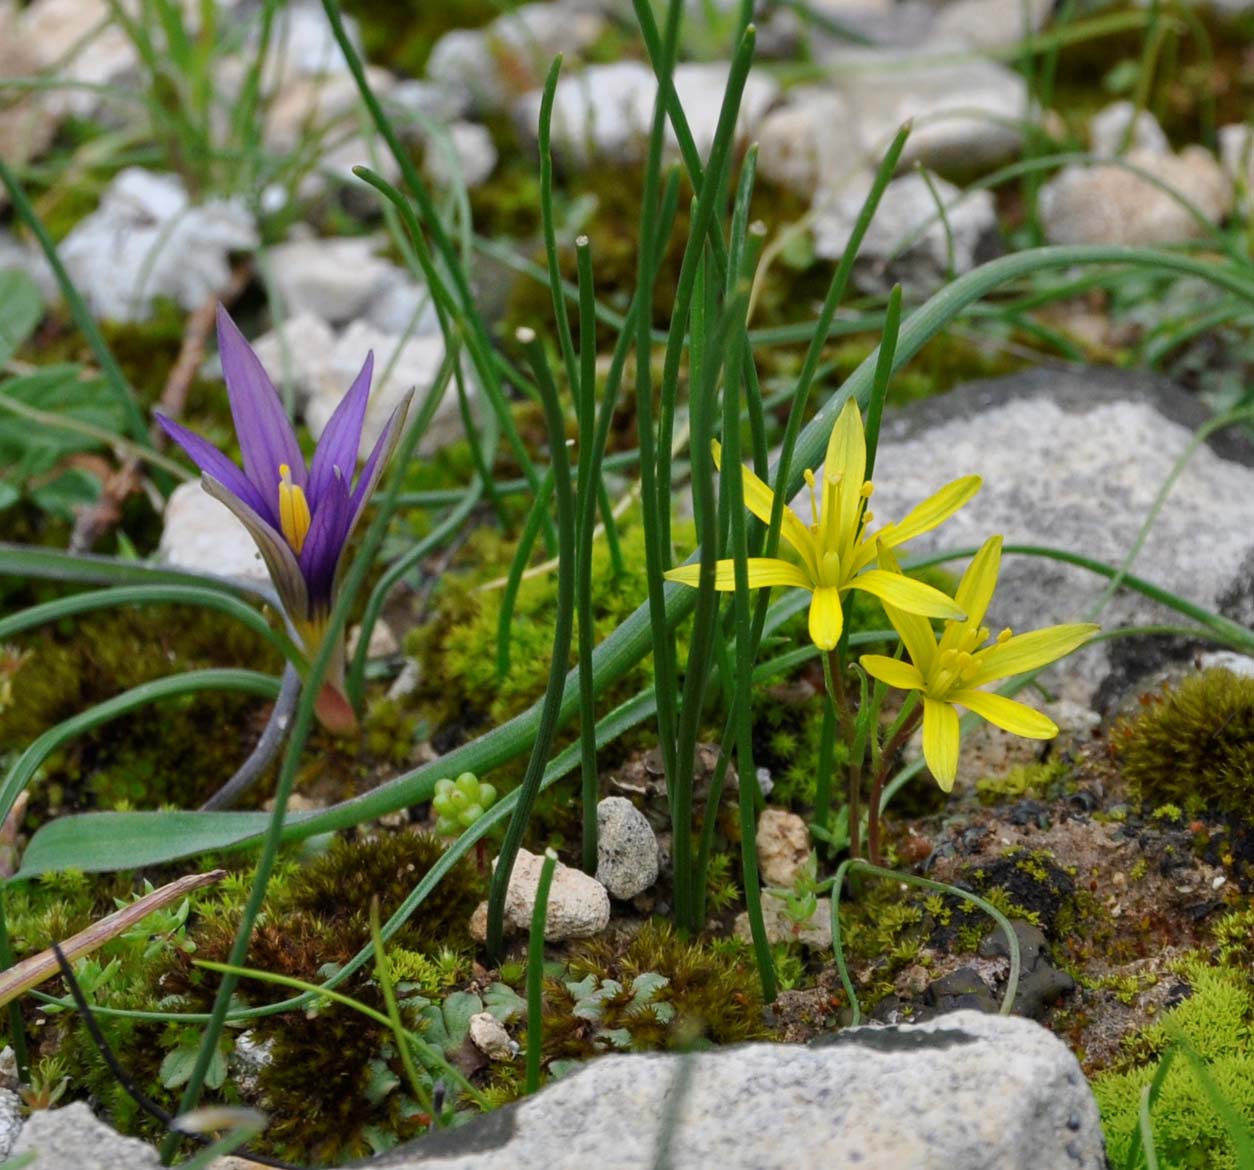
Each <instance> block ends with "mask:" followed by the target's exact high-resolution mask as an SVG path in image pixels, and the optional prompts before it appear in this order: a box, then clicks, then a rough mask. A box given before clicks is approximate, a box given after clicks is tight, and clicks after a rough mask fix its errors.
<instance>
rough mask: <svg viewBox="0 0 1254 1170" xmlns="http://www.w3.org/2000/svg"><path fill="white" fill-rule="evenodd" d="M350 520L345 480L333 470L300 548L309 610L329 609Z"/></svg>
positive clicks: (301, 569) (346, 540)
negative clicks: (328, 484) (307, 590)
mask: <svg viewBox="0 0 1254 1170" xmlns="http://www.w3.org/2000/svg"><path fill="white" fill-rule="evenodd" d="M351 519H352V516H351V513H350V512H349V501H348V480H347V479H346V478H345V477H344V475H343V474H342V473H341V472H339V471H337V472H336V473H335V474H334V475H332V477H331V483H330V486H329V487H328V488H327V490H326V492H325V493H324V494H323V497H322V499H321V500H320V501H319V503H318V508H317V510H316V511H315V512H314V514H313V518H312V519H311V521H310V523H309V532H308V533H307V534H306V536H305V543H304V545H303V547H302V548H301V550H300V571H301V573H302V574H303V575H304V578H305V583H306V585H307V586H308V588H309V602H310V609H311V612H320V611H321V610H322V609H324V608H326V609H329V608H330V605H331V598H332V594H333V593H334V592H335V575H336V570H337V569H338V568H339V564H340V557H341V555H342V554H343V552H344V546H345V544H347V543H348V530H349V524H350V522H351Z"/></svg>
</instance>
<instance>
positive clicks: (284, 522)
mask: <svg viewBox="0 0 1254 1170" xmlns="http://www.w3.org/2000/svg"><path fill="white" fill-rule="evenodd" d="M279 476H280V477H281V478H280V479H279V526H280V527H281V528H282V530H283V536H284V538H285V539H286V540H287V543H288V544H290V545H291V546H292V551H293V552H295V553H299V552H300V550H301V549H302V548H303V547H304V545H305V537H306V536H308V535H309V501H308V500H306V499H305V490H304V488H302V487H301V486H300V484H297V483H293V482H292V469H291V467H289V466H288V465H287V464H286V463H280V464H279Z"/></svg>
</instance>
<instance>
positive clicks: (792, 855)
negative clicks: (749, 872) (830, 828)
mask: <svg viewBox="0 0 1254 1170" xmlns="http://www.w3.org/2000/svg"><path fill="white" fill-rule="evenodd" d="M809 856H810V830H809V829H807V828H806V823H805V821H803V820H802V819H801V818H800V817H799V816H797V814H796V813H794V812H789V811H788V810H787V809H786V808H764V809H763V810H762V815H761V816H760V817H758V868H759V870H760V871H761V877H762V882H763V884H764V885H768V886H791V885H792V884H793V882H795V881H796V880H797V876H798V875H799V874H800V873H801V871H802V869H803V867H804V866H805V863H806V859H807V858H808V857H809Z"/></svg>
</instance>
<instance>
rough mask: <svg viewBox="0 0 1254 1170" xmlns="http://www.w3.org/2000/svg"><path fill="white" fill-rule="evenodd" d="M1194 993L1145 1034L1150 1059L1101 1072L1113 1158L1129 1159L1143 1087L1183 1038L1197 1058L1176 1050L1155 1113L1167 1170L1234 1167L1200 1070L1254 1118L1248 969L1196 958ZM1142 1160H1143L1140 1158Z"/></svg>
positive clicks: (1097, 1086) (1097, 1083)
mask: <svg viewBox="0 0 1254 1170" xmlns="http://www.w3.org/2000/svg"><path fill="white" fill-rule="evenodd" d="M1184 974H1185V976H1186V978H1187V979H1188V981H1189V983H1190V985H1191V987H1192V991H1193V993H1192V995H1191V996H1189V998H1187V999H1185V1000H1184V1001H1183V1002H1182V1003H1181V1004H1179V1005H1178V1006H1177V1007H1175V1008H1173V1009H1172V1010H1171V1011H1170V1012H1169V1013H1168V1014H1167V1015H1166V1016H1165V1017H1164V1018H1163V1019H1162V1020H1160V1021H1159V1022H1158V1023H1157V1024H1155V1025H1154V1026H1153V1027H1151V1028H1150V1029H1149V1030H1148V1031H1147V1032H1146V1033H1144V1034H1143V1036H1142V1037H1141V1038H1140V1040H1139V1043H1138V1047H1139V1048H1140V1049H1141V1050H1142V1051H1143V1052H1144V1051H1148V1052H1149V1053H1150V1054H1151V1059H1149V1060H1147V1061H1145V1062H1144V1063H1139V1064H1138V1065H1137V1067H1134V1068H1128V1069H1121V1070H1119V1071H1112V1072H1108V1073H1103V1074H1101V1075H1099V1076H1098V1077H1097V1078H1096V1079H1095V1080H1094V1082H1093V1093H1094V1096H1095V1097H1096V1098H1097V1103H1098V1106H1099V1108H1100V1109H1101V1113H1102V1124H1103V1128H1104V1130H1105V1133H1106V1142H1107V1150H1108V1153H1109V1155H1110V1159H1111V1164H1112V1165H1115V1166H1123V1165H1126V1164H1127V1159H1128V1156H1129V1153H1130V1150H1131V1146H1132V1142H1133V1135H1134V1134H1135V1133H1136V1132H1137V1128H1138V1111H1139V1109H1140V1105H1141V1097H1142V1092H1143V1090H1144V1089H1145V1088H1146V1086H1148V1085H1149V1084H1150V1083H1151V1082H1152V1081H1153V1079H1154V1076H1155V1074H1156V1073H1157V1071H1158V1067H1159V1063H1160V1060H1161V1059H1162V1054H1163V1053H1164V1052H1165V1051H1166V1050H1167V1049H1168V1047H1169V1046H1170V1045H1172V1044H1173V1043H1174V1042H1175V1041H1176V1040H1177V1039H1178V1040H1180V1041H1182V1042H1183V1043H1184V1044H1185V1045H1187V1047H1188V1048H1189V1049H1190V1050H1191V1052H1192V1053H1193V1059H1189V1058H1187V1057H1186V1056H1185V1055H1183V1054H1182V1053H1181V1052H1177V1053H1176V1055H1175V1056H1174V1057H1173V1059H1172V1063H1171V1065H1170V1067H1169V1070H1168V1072H1167V1075H1166V1077H1165V1078H1164V1080H1163V1082H1162V1086H1161V1090H1160V1092H1159V1093H1158V1096H1157V1098H1156V1099H1155V1100H1154V1101H1153V1102H1152V1104H1151V1108H1150V1118H1151V1122H1152V1125H1153V1134H1154V1146H1155V1149H1156V1152H1157V1154H1158V1164H1159V1165H1160V1166H1161V1167H1162V1168H1163V1170H1192V1168H1194V1167H1206V1168H1207V1170H1212V1168H1213V1170H1235V1168H1236V1167H1237V1165H1238V1163H1237V1156H1236V1147H1235V1145H1234V1143H1233V1141H1232V1139H1231V1137H1230V1135H1229V1134H1228V1133H1227V1132H1226V1129H1225V1126H1224V1125H1223V1123H1222V1122H1221V1120H1220V1118H1219V1116H1218V1115H1217V1114H1216V1111H1215V1108H1214V1105H1213V1103H1212V1100H1211V1098H1210V1095H1209V1094H1208V1093H1207V1091H1206V1087H1205V1086H1204V1085H1203V1082H1202V1080H1201V1078H1200V1077H1199V1075H1198V1071H1197V1065H1198V1064H1199V1063H1200V1065H1201V1066H1202V1067H1203V1068H1204V1069H1205V1073H1206V1074H1207V1078H1208V1080H1209V1081H1210V1082H1211V1085H1212V1086H1213V1088H1214V1089H1216V1090H1217V1091H1218V1092H1219V1094H1220V1095H1222V1097H1223V1098H1224V1100H1225V1101H1226V1102H1227V1104H1228V1106H1229V1107H1230V1108H1231V1109H1233V1110H1234V1111H1235V1112H1236V1113H1237V1115H1238V1116H1240V1117H1241V1118H1242V1119H1243V1121H1244V1122H1245V1124H1246V1125H1247V1126H1249V1125H1251V1124H1254V1049H1252V1048H1251V1044H1250V1036H1251V1025H1252V1024H1254V997H1252V996H1251V993H1250V986H1249V976H1248V973H1247V972H1245V971H1237V970H1231V969H1222V968H1210V967H1206V966H1203V965H1202V964H1201V963H1200V962H1197V961H1193V962H1190V963H1189V964H1188V965H1187V966H1186V968H1185V971H1184ZM1138 1164H1139V1165H1143V1164H1144V1163H1143V1162H1141V1163H1138Z"/></svg>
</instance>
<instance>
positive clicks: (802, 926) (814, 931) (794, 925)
mask: <svg viewBox="0 0 1254 1170" xmlns="http://www.w3.org/2000/svg"><path fill="white" fill-rule="evenodd" d="M816 902H817V905H816V906H815V910H814V913H813V914H811V915H810V917H809V918H808V919H806V920H805V921H804V922H795V921H793V919H792V918H790V917H789V916H788V903H787V902H786V901H785V900H784V899H783V898H782V897H776V896H775V895H774V894H772V893H770V892H769V891H766V890H763V891H762V922H763V924H764V925H765V927H766V939H767V942H769V943H804V944H805V945H806V946H808V947H813V948H814V949H815V950H818V951H829V950H831V947H832V903H831V899H830V898H818V899H816ZM732 930H733V931H734V933H735V935H736V937H737V938H740V939H744V940H745V941H746V942H748V941H749V940H750V939H752V938H753V932H752V930H751V928H750V926H749V913H748V911H746V910H742V911H741V912H740V913H739V914H737V915H736V921H735V924H734V925H733V927H732Z"/></svg>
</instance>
